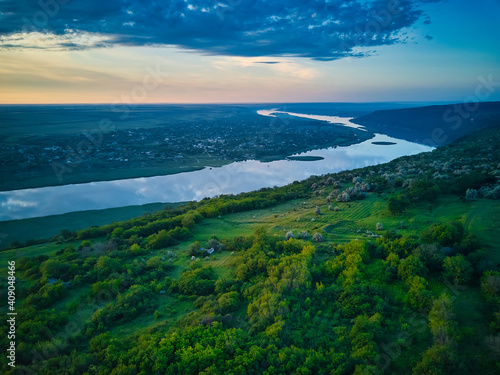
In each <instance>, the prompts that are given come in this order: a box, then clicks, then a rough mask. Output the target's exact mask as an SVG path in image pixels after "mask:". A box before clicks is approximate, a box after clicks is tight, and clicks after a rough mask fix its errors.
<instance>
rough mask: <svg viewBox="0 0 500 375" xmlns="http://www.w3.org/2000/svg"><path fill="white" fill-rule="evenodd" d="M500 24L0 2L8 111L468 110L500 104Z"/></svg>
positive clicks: (363, 11)
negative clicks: (48, 106)
mask: <svg viewBox="0 0 500 375" xmlns="http://www.w3.org/2000/svg"><path fill="white" fill-rule="evenodd" d="M478 3H479V5H478ZM499 15H500V1H499V0H482V1H480V2H476V4H474V3H473V2H470V1H465V0H455V1H453V0H449V1H448V0H422V1H408V0H399V1H398V0H364V1H363V0H359V1H338V0H330V1H325V0H322V1H319V0H318V1H303V0H288V1H265V0H253V1H251V0H221V1H218V0H200V1H194V0H170V1H154V0H153V1H146V0H139V1H138V0H109V1H106V2H103V1H98V0H87V1H83V0H42V1H38V0H24V1H18V0H0V103H5V104H8V103H120V102H123V103H125V102H126V103H200V102H201V103H213V102H215V103H226V102H309V101H321V102H327V101H340V102H370V101H457V102H460V101H464V100H468V98H470V97H471V96H474V95H475V92H476V89H477V86H478V85H481V82H485V81H486V82H490V83H491V82H493V83H492V84H490V89H489V91H488V95H483V96H482V98H481V99H482V100H500V43H499V42H498V41H499V40H500V28H499V27H498V26H497V19H498V16H499ZM497 83H498V84H497Z"/></svg>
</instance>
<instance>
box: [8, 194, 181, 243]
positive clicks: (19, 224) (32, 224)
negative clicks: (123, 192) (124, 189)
mask: <svg viewBox="0 0 500 375" xmlns="http://www.w3.org/2000/svg"><path fill="white" fill-rule="evenodd" d="M181 204H182V203H150V204H145V205H142V206H126V207H118V208H108V209H104V210H89V211H79V212H70V213H67V214H62V215H52V216H45V217H37V218H31V219H22V220H10V221H0V234H3V236H2V237H1V238H0V241H1V242H0V249H1V248H5V247H7V246H9V245H10V244H11V243H12V242H13V241H21V242H24V241H26V240H29V239H40V238H50V237H53V236H55V235H57V234H59V233H60V232H61V231H62V230H63V229H68V230H70V231H77V230H80V229H86V228H88V227H90V226H93V225H97V226H101V225H104V224H109V223H112V222H114V221H124V220H129V219H132V218H134V217H138V216H141V215H144V214H146V213H153V212H157V211H161V210H162V209H164V208H165V207H167V206H168V207H176V206H179V205H181Z"/></svg>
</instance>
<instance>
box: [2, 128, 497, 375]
mask: <svg viewBox="0 0 500 375" xmlns="http://www.w3.org/2000/svg"><path fill="white" fill-rule="evenodd" d="M499 149H500V127H494V128H488V129H485V130H482V131H481V132H479V133H475V134H472V135H469V136H467V137H464V138H461V139H459V140H458V141H455V142H453V143H451V144H449V145H446V146H443V147H440V148H438V149H436V150H434V151H433V152H430V153H423V154H419V155H414V156H408V157H402V158H399V159H396V160H394V161H392V162H390V163H387V164H383V165H377V166H373V167H367V168H362V169H357V170H353V171H345V172H341V173H336V174H331V175H325V176H317V177H311V178H309V179H307V180H305V181H302V182H294V183H293V184H291V185H288V186H285V187H280V188H274V189H261V190H259V191H257V192H252V193H243V194H239V195H236V196H233V195H228V196H221V197H218V198H214V199H204V200H202V201H201V202H191V203H188V204H186V205H183V206H179V207H167V208H166V209H164V210H162V211H160V212H157V213H154V214H151V215H144V216H141V217H138V218H135V219H130V220H127V221H122V222H114V223H110V224H106V225H103V226H100V227H92V228H88V229H83V230H78V231H76V232H72V231H69V230H67V231H62V232H61V233H60V234H59V235H57V236H55V237H53V238H51V239H49V240H45V241H40V243H38V244H36V245H32V246H25V245H26V244H17V245H16V246H13V247H11V248H10V249H9V250H5V251H3V252H0V265H1V267H2V268H1V273H2V276H4V277H3V278H2V280H5V281H4V282H3V285H2V288H1V290H2V292H3V294H2V296H1V301H2V304H3V305H2V307H1V311H0V312H1V313H4V314H5V313H6V312H7V308H8V307H10V306H11V305H9V304H7V300H8V299H7V286H8V284H7V278H6V276H7V264H8V263H7V262H8V261H15V267H16V273H15V277H16V284H15V287H16V296H17V300H16V304H15V309H16V311H17V312H19V315H18V316H19V318H18V321H17V326H16V329H17V331H16V342H17V344H18V345H17V351H16V362H17V364H18V367H17V370H18V371H23V370H24V371H25V372H26V373H30V372H36V373H38V374H51V375H57V374H89V375H90V374H113V375H117V374H183V375H184V374H377V373H386V374H412V373H413V374H477V373H480V374H496V373H498V371H499V370H500V355H499V353H500V287H499V285H500V245H499V242H498V233H500V199H499V198H500V155H499V153H498V150H499ZM4 316H5V315H4ZM1 327H2V332H1V333H0V337H1V340H3V341H2V343H3V344H5V345H6V347H8V346H7V342H6V341H7V325H6V322H5V321H4V323H3V325H2V326H1ZM319 333H320V334H319ZM1 371H2V373H5V374H13V373H14V372H13V371H12V369H11V368H10V367H9V366H8V364H7V359H6V357H5V356H4V357H2V359H1Z"/></svg>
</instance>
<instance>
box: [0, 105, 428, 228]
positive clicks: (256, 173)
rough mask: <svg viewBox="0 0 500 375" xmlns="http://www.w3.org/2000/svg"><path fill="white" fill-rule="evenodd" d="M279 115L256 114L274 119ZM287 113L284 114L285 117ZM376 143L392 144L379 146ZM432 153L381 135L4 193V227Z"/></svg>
mask: <svg viewBox="0 0 500 375" xmlns="http://www.w3.org/2000/svg"><path fill="white" fill-rule="evenodd" d="M275 112H276V111H273V110H271V111H267V110H266V111H258V113H259V114H261V115H263V116H273V113H275ZM282 113H285V112H282ZM286 113H287V114H288V115H292V116H298V117H306V118H309V119H315V120H321V121H328V122H331V123H335V124H342V125H344V126H349V127H355V128H360V126H359V125H356V124H353V123H351V122H350V120H351V118H347V117H337V116H316V115H307V114H297V113H289V112H286ZM373 142H390V143H394V144H390V145H387V144H386V145H380V144H378V145H377V144H374V143H373ZM432 149H433V148H432V147H429V146H424V145H420V144H417V143H412V142H408V141H404V140H400V139H396V138H392V137H389V136H386V135H383V134H376V135H375V137H374V138H372V139H369V140H367V141H364V142H362V143H359V144H354V145H350V146H346V147H331V148H328V149H320V150H313V151H309V152H305V153H301V154H296V155H293V156H317V157H322V158H323V159H322V160H315V161H300V160H279V161H272V162H267V163H263V162H260V161H256V160H247V161H241V162H234V163H231V164H228V165H225V166H222V167H218V168H205V169H202V170H198V171H193V172H185V173H179V174H173V175H167V176H156V177H147V178H132V179H125V180H115V181H101V182H91V183H85V184H75V185H64V186H53V187H43V188H37V189H23V190H14V191H7V192H0V207H1V208H2V210H1V212H0V221H5V220H13V219H23V218H30V217H41V216H47V215H55V214H62V213H66V212H72V211H83V210H93V209H104V208H112V207H123V206H130V205H141V204H146V203H155V202H184V201H191V200H200V199H203V198H204V197H214V196H217V195H220V194H238V193H241V192H248V191H252V190H257V189H260V188H263V187H272V186H283V185H286V184H289V183H291V182H293V181H300V180H303V179H306V178H308V177H310V176H312V175H322V174H326V173H332V172H339V171H343V170H348V169H355V168H361V167H366V166H370V165H376V164H382V163H386V162H388V161H391V160H393V159H395V158H398V157H400V156H404V155H413V154H417V153H420V152H425V151H431V150H432Z"/></svg>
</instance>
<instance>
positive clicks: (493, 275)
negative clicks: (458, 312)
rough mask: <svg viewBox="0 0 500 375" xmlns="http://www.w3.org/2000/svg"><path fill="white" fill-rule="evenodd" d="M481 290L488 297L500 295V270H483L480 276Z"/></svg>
mask: <svg viewBox="0 0 500 375" xmlns="http://www.w3.org/2000/svg"><path fill="white" fill-rule="evenodd" d="M481 290H482V292H483V293H484V294H485V295H486V297H487V298H488V299H492V298H496V297H498V296H500V272H498V271H486V272H484V274H483V276H481Z"/></svg>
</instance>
